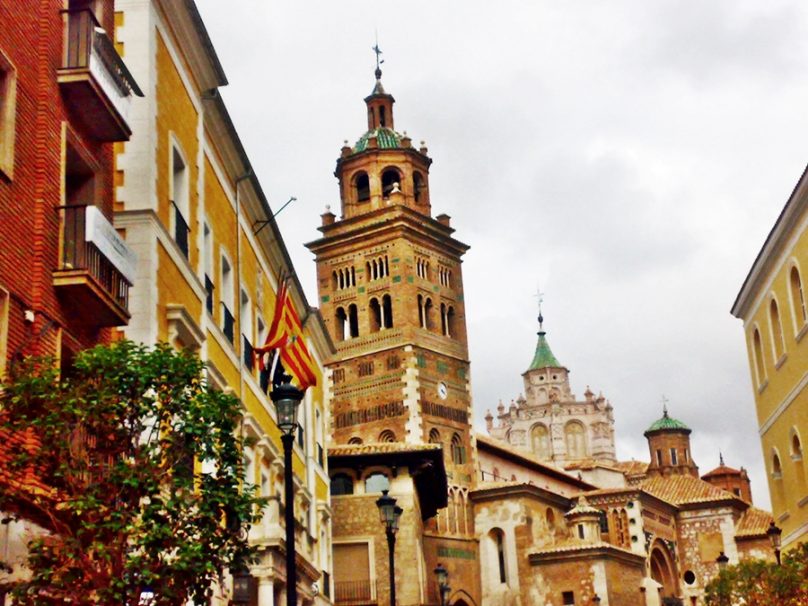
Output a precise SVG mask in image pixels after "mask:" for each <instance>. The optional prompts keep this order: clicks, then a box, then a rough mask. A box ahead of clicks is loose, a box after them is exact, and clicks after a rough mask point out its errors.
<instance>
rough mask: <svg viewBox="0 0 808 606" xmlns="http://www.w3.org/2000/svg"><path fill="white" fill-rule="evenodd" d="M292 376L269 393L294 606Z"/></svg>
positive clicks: (298, 394)
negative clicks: (277, 431)
mask: <svg viewBox="0 0 808 606" xmlns="http://www.w3.org/2000/svg"><path fill="white" fill-rule="evenodd" d="M291 380H292V377H290V376H289V375H284V376H283V383H281V384H280V385H276V386H275V388H274V389H273V390H272V392H271V393H270V394H269V397H270V398H271V399H272V402H273V403H274V404H275V408H276V409H277V412H278V428H279V429H280V430H281V442H282V443H283V484H284V486H283V488H284V499H285V501H286V509H285V510H284V522H285V524H286V604H287V606H297V564H296V562H295V490H294V489H295V486H294V478H293V475H292V444H294V443H295V430H296V429H297V409H298V407H299V406H300V401H301V400H302V399H303V392H302V391H301V390H299V389H298V388H297V387H295V386H294V385H292V384H291V383H290V381H291Z"/></svg>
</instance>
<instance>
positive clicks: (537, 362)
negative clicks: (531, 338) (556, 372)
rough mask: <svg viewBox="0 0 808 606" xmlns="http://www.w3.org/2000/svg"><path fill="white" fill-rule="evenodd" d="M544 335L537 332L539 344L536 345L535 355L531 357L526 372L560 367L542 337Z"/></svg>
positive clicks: (541, 332)
mask: <svg viewBox="0 0 808 606" xmlns="http://www.w3.org/2000/svg"><path fill="white" fill-rule="evenodd" d="M545 334H546V333H545V332H544V331H539V342H538V343H536V353H535V354H534V355H533V361H532V362H531V363H530V368H528V370H538V369H539V368H547V367H548V366H550V367H553V368H561V367H562V366H561V364H559V363H558V360H556V357H555V356H554V355H553V352H552V351H551V350H550V345H549V344H548V343H547V339H546V338H545V337H544V335H545Z"/></svg>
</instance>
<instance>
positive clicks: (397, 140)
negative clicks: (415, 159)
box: [353, 126, 401, 153]
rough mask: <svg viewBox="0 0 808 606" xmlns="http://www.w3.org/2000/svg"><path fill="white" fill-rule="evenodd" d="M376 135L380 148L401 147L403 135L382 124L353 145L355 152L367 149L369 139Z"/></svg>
mask: <svg viewBox="0 0 808 606" xmlns="http://www.w3.org/2000/svg"><path fill="white" fill-rule="evenodd" d="M374 136H375V137H376V144H377V145H378V147H379V149H396V148H398V147H401V135H400V134H398V133H397V132H396V131H394V130H393V129H392V128H385V127H383V126H380V127H379V128H375V129H373V130H369V131H368V132H366V133H365V134H364V135H362V136H361V137H359V140H358V141H357V142H356V145H354V147H353V151H354V153H357V152H361V151H365V150H366V149H367V148H368V140H369V139H370V138H371V137H374Z"/></svg>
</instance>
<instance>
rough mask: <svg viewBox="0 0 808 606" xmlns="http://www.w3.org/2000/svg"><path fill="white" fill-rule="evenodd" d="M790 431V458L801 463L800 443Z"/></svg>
mask: <svg viewBox="0 0 808 606" xmlns="http://www.w3.org/2000/svg"><path fill="white" fill-rule="evenodd" d="M791 431H792V434H791V458H792V459H794V460H795V461H802V443H801V442H800V436H799V435H798V434H797V432H796V431H795V430H794V429H792V430H791Z"/></svg>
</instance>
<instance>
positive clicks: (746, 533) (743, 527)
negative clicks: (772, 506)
mask: <svg viewBox="0 0 808 606" xmlns="http://www.w3.org/2000/svg"><path fill="white" fill-rule="evenodd" d="M773 519H774V518H772V514H770V513H769V512H768V511H763V510H762V509H757V508H756V507H750V508H749V509H747V510H746V511H744V512H743V514H742V515H741V517H740V519H739V520H738V524H736V526H735V536H736V537H758V536H766V531H767V530H768V529H769V524H771V522H772V520H773Z"/></svg>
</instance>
